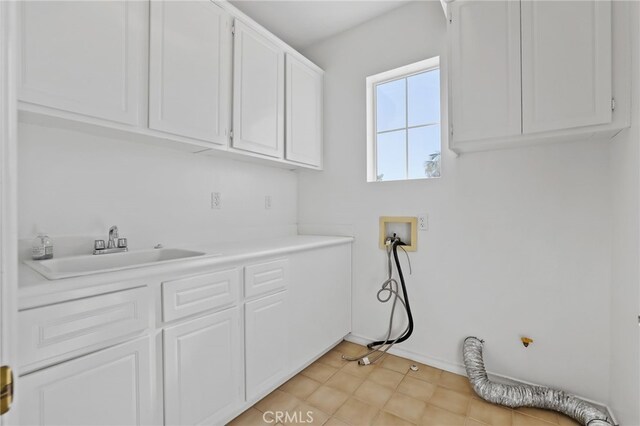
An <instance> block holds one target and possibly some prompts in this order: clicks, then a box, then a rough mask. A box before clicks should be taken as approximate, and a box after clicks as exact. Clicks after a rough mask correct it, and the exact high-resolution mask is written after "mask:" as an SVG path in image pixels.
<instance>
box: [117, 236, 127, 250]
mask: <svg viewBox="0 0 640 426" xmlns="http://www.w3.org/2000/svg"><path fill="white" fill-rule="evenodd" d="M118 248H127V239H126V238H118Z"/></svg>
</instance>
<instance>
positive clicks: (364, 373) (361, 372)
mask: <svg viewBox="0 0 640 426" xmlns="http://www.w3.org/2000/svg"><path fill="white" fill-rule="evenodd" d="M377 369H378V366H377V365H374V364H370V365H359V364H358V362H357V361H351V362H348V363H347V364H345V366H344V367H342V371H344V372H345V373H349V374H352V375H354V376H358V377H363V378H364V377H368V376H369V374H371V372H373V371H375V370H377Z"/></svg>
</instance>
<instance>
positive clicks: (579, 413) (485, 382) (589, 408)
mask: <svg viewBox="0 0 640 426" xmlns="http://www.w3.org/2000/svg"><path fill="white" fill-rule="evenodd" d="M483 343H484V341H483V340H480V339H478V338H477V337H472V336H470V337H467V338H466V339H465V340H464V346H463V350H462V354H463V356H464V365H465V368H466V369H467V376H468V377H469V382H470V383H471V386H472V387H473V390H474V391H475V392H476V393H477V394H478V395H479V396H480V397H481V398H482V399H484V400H486V401H489V402H492V403H494V404H501V405H506V406H507V407H511V408H516V407H535V408H543V409H547V410H554V411H557V412H559V413H562V414H566V415H567V416H569V417H571V418H573V419H575V420H576V421H578V422H580V423H581V424H583V425H587V426H611V425H614V423H613V420H611V418H609V416H608V415H607V414H606V413H604V412H602V410H600V409H598V408H596V407H595V406H594V405H592V404H590V403H588V402H586V401H584V400H582V399H580V398H578V397H575V396H573V395H570V394H568V393H566V392H563V391H561V390H556V389H551V388H547V387H544V386H532V385H525V384H521V385H507V384H503V383H495V382H492V381H491V380H489V377H488V376H487V370H485V367H484V361H483V360H482V345H483Z"/></svg>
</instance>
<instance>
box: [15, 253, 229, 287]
mask: <svg viewBox="0 0 640 426" xmlns="http://www.w3.org/2000/svg"><path fill="white" fill-rule="evenodd" d="M205 255H206V253H204V252H200V251H193V250H183V249H174V248H165V249H154V250H138V251H129V252H124V253H113V254H105V255H102V256H94V255H82V256H70V257H61V258H56V259H49V260H28V261H25V263H26V264H27V265H28V266H29V267H31V268H32V269H34V270H35V271H37V272H38V273H40V274H42V275H43V276H44V277H45V278H47V279H50V280H58V279H61V278H70V277H78V276H82V275H91V274H99V273H105V272H113V271H120V270H123V269H133V268H141V267H144V266H150V265H157V264H164V263H168V262H175V261H178V260H182V259H188V258H192V257H198V256H205ZM219 255H220V254H219V253H218V254H211V255H209V256H219Z"/></svg>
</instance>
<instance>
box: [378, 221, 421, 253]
mask: <svg viewBox="0 0 640 426" xmlns="http://www.w3.org/2000/svg"><path fill="white" fill-rule="evenodd" d="M393 234H396V236H398V237H400V239H401V240H402V242H403V243H405V244H406V246H403V247H404V249H405V250H406V251H416V250H417V248H418V218H416V217H410V216H380V248H381V249H384V248H386V245H385V241H386V239H387V238H388V237H392V238H393Z"/></svg>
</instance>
